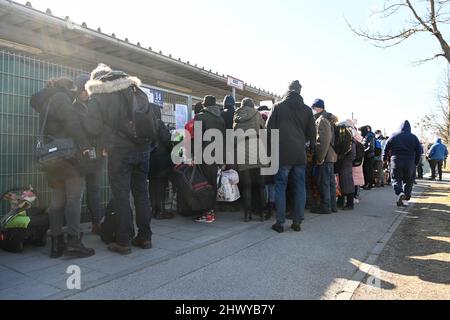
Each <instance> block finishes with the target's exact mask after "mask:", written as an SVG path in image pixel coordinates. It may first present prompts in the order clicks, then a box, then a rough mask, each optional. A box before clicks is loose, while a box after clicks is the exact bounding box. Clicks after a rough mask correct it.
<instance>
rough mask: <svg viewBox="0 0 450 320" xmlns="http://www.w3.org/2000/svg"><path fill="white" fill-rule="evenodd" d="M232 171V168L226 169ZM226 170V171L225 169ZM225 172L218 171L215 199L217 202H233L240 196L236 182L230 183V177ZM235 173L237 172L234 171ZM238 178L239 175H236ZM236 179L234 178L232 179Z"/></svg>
mask: <svg viewBox="0 0 450 320" xmlns="http://www.w3.org/2000/svg"><path fill="white" fill-rule="evenodd" d="M228 171H234V170H228ZM225 172H227V171H225ZM225 172H219V176H218V183H219V188H218V189H217V201H219V202H234V201H236V200H238V199H239V198H240V197H241V194H240V193H239V188H238V186H237V184H232V183H230V179H229V178H228V176H227V175H226V174H225ZM234 172H236V171H234ZM236 174H237V172H236ZM231 178H236V176H231ZM238 180H239V176H238ZM234 181H236V179H234Z"/></svg>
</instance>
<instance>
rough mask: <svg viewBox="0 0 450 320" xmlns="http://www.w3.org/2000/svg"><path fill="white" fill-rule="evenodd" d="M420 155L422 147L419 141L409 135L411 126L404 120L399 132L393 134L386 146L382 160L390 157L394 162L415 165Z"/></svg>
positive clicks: (412, 135)
mask: <svg viewBox="0 0 450 320" xmlns="http://www.w3.org/2000/svg"><path fill="white" fill-rule="evenodd" d="M421 155H422V146H421V145H420V141H419V139H418V138H417V137H416V136H415V135H414V134H412V133H411V125H410V124H409V121H408V120H406V121H405V122H403V123H402V125H401V126H400V131H399V132H396V133H394V134H393V135H392V136H391V138H390V139H389V140H388V142H387V144H386V148H385V150H384V159H385V160H387V159H388V157H389V156H391V160H392V161H394V162H398V161H401V162H403V161H404V162H409V161H414V163H415V164H416V165H417V164H418V163H419V161H420V157H421Z"/></svg>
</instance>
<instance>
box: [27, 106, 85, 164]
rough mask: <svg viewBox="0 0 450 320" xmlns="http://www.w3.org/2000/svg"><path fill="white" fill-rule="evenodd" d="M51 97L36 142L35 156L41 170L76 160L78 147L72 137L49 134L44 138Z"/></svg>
mask: <svg viewBox="0 0 450 320" xmlns="http://www.w3.org/2000/svg"><path fill="white" fill-rule="evenodd" d="M50 103H51V99H50V101H49V102H48V104H47V109H46V111H45V115H44V120H43V122H42V125H41V126H40V127H41V130H40V132H39V137H38V142H37V144H36V151H35V157H36V162H37V166H38V168H39V169H40V170H41V171H48V170H51V169H55V168H58V167H60V166H61V165H63V164H64V162H66V161H71V160H75V158H76V154H77V147H76V145H75V142H74V140H73V139H71V138H54V137H52V136H47V141H46V140H45V138H44V130H45V126H46V124H47V118H48V113H49V111H50Z"/></svg>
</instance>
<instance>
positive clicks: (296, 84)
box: [289, 80, 302, 94]
mask: <svg viewBox="0 0 450 320" xmlns="http://www.w3.org/2000/svg"><path fill="white" fill-rule="evenodd" d="M301 90H302V85H301V84H300V81H298V80H294V81H292V82H291V83H290V84H289V91H295V92H297V93H298V94H300V91H301Z"/></svg>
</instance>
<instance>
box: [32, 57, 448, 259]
mask: <svg viewBox="0 0 450 320" xmlns="http://www.w3.org/2000/svg"><path fill="white" fill-rule="evenodd" d="M140 85H141V82H140V80H139V79H138V78H135V77H132V76H129V75H128V74H126V73H124V72H122V71H116V70H112V69H111V68H110V67H108V66H106V65H103V64H100V65H99V66H98V67H97V68H96V69H95V70H93V71H92V73H91V74H89V75H80V76H79V77H77V79H75V80H74V81H72V80H70V79H65V78H62V79H55V80H51V81H49V82H48V83H47V86H46V88H44V89H43V90H41V91H40V92H38V93H36V94H35V95H34V96H33V97H32V98H31V106H32V107H33V109H34V110H36V111H37V112H39V114H40V125H41V128H42V131H43V134H44V136H45V137H46V143H49V144H51V143H54V144H56V143H61V139H66V140H71V141H73V144H74V145H75V147H76V149H77V150H78V151H77V152H76V154H77V155H76V156H75V157H73V158H72V159H66V160H65V161H61V162H60V163H57V164H53V165H52V166H48V167H46V168H45V169H44V171H45V173H46V174H47V178H48V182H49V186H50V188H51V190H52V202H51V205H50V208H49V210H48V212H49V216H50V230H51V239H52V247H51V253H50V256H51V257H52V258H58V257H61V256H63V255H64V256H70V257H77V258H83V257H89V256H92V255H93V254H95V250H94V249H92V248H86V247H85V246H84V245H83V243H82V238H81V236H80V235H81V233H80V217H81V203H82V196H83V190H84V185H86V195H87V204H88V209H89V211H90V213H91V218H92V232H93V233H99V234H100V233H101V232H102V230H101V220H102V216H103V215H104V212H103V210H102V208H101V205H100V174H101V172H102V171H103V168H104V166H105V165H106V163H107V170H108V178H109V185H110V188H111V192H112V205H113V207H114V211H115V213H116V228H115V241H114V242H112V243H109V244H108V248H109V250H111V251H113V252H116V253H119V254H124V255H125V254H130V253H131V252H132V247H138V248H141V249H150V248H152V241H151V240H152V230H151V219H152V218H156V219H171V218H173V214H172V213H169V212H166V210H165V195H166V189H167V185H168V181H169V179H170V175H171V172H172V170H173V167H174V163H173V162H172V158H171V152H172V144H171V133H170V131H169V129H168V128H167V126H166V125H165V124H164V123H163V121H162V120H161V110H160V108H159V106H156V105H153V104H151V103H149V102H148V98H147V97H146V95H145V93H143V92H142V91H141V90H140V89H139V87H140ZM301 90H302V86H301V84H300V82H299V81H297V80H296V81H293V82H291V83H290V84H289V87H288V90H287V93H286V94H285V95H284V97H283V99H282V100H281V101H280V102H278V103H277V104H275V105H274V106H273V108H272V109H271V110H270V109H269V108H267V107H259V108H258V107H257V106H255V103H254V101H253V100H252V99H250V98H245V99H243V100H242V101H241V102H240V103H236V102H235V99H234V98H233V97H232V96H226V97H225V99H224V101H223V108H221V107H220V106H219V105H218V104H217V101H216V98H215V97H214V96H205V97H204V99H203V102H202V103H199V104H197V105H196V106H195V108H194V111H195V116H194V119H193V122H192V123H188V125H187V130H189V131H190V132H191V133H193V130H194V129H193V128H194V125H193V123H195V122H198V123H201V124H202V130H203V132H202V134H204V133H205V132H206V131H208V130H210V129H215V130H218V131H219V132H220V133H222V135H223V136H224V137H225V136H226V130H236V131H237V130H242V131H244V132H246V131H248V130H254V132H256V136H254V137H250V138H249V137H248V136H245V135H244V136H239V138H237V139H236V140H234V141H232V145H233V146H234V148H236V150H245V152H244V154H239V152H238V154H237V155H236V156H237V157H240V159H241V160H242V159H243V161H241V162H236V161H233V163H219V162H217V163H196V164H195V165H198V168H199V172H201V173H202V174H203V176H204V178H205V183H202V184H201V186H197V187H198V188H200V187H201V188H204V187H205V185H206V184H207V185H208V187H209V188H211V189H212V190H213V192H212V193H208V196H210V197H214V198H213V199H203V200H204V201H205V203H206V202H207V203H211V205H210V206H209V207H208V208H206V209H205V210H202V212H199V216H198V218H197V219H196V221H197V222H200V223H213V222H214V221H215V219H216V216H215V211H216V207H215V205H214V203H215V200H216V197H217V189H218V172H219V169H234V170H236V171H237V173H238V175H239V180H240V182H239V185H240V189H241V195H242V200H241V203H242V207H243V211H244V220H245V221H250V220H251V219H252V215H253V213H255V214H256V215H258V216H260V217H261V218H262V220H266V219H270V218H271V215H272V211H276V222H275V224H274V225H273V226H272V229H273V230H274V231H276V232H278V233H282V232H284V225H285V223H286V219H287V218H291V219H292V225H291V229H293V230H294V231H296V232H299V231H301V224H302V221H303V220H304V213H305V210H306V209H307V208H308V209H310V210H311V212H312V213H316V214H331V213H335V212H338V210H354V208H355V204H357V203H359V201H360V192H361V191H360V189H361V188H362V189H364V190H370V189H372V188H373V187H383V186H384V185H385V184H387V183H388V180H389V178H390V179H392V183H393V185H394V189H395V193H396V195H397V196H398V201H397V205H398V206H404V205H405V204H404V201H407V200H409V199H410V197H411V191H412V186H413V182H414V179H415V177H416V176H415V174H416V173H415V171H416V167H417V166H418V165H419V164H420V159H421V156H422V147H421V145H420V143H419V141H418V139H417V138H416V137H415V136H414V135H413V134H412V133H411V127H410V125H409V122H408V121H405V123H404V124H403V126H402V128H401V130H400V131H399V132H398V133H396V134H394V135H393V136H392V137H391V138H390V139H387V138H385V137H383V136H382V134H381V131H376V132H375V133H373V132H372V128H371V127H370V126H363V127H360V128H357V126H356V123H355V122H354V121H353V120H345V121H342V122H339V120H338V118H337V117H336V116H334V115H333V114H332V113H330V112H329V111H328V106H326V104H325V101H324V100H323V99H317V100H315V101H314V103H313V104H312V106H311V107H309V106H307V105H306V104H305V102H304V100H303V97H302V96H301ZM146 106H148V107H146ZM146 108H147V109H146ZM188 127H189V128H188ZM262 130H267V133H268V134H269V136H271V135H272V134H274V133H275V130H276V133H277V134H278V136H279V140H278V143H277V147H278V150H279V152H278V155H277V156H278V161H279V168H278V170H277V172H276V174H274V175H273V176H264V175H262V174H261V169H262V168H264V166H265V165H267V164H264V163H263V161H262V159H260V155H261V153H260V152H255V150H254V149H252V148H250V147H249V145H250V144H252V142H255V141H252V140H251V139H256V140H258V139H259V136H260V134H262V132H263V131H262ZM191 136H192V137H194V135H193V134H191ZM55 139H60V140H59V141H56V140H55ZM193 142H194V141H193ZM194 143H195V142H194ZM212 143H213V142H212V141H209V142H207V141H201V149H202V150H206V149H208V148H211V146H212ZM226 145H228V143H227V144H226ZM259 146H260V147H261V144H260V145H259ZM442 146H443V145H442V144H441V142H440V141H438V142H437V143H436V144H435V145H433V147H432V148H431V149H430V152H429V153H428V157H429V159H430V162H431V161H432V162H433V164H435V166H437V167H438V170H440V171H439V178H442V173H441V172H442V171H441V168H442V162H443V161H444V160H445V158H446V157H447V155H448V152H447V150H446V149H445V150H444V148H442ZM444 147H445V146H444ZM272 149H273V146H271V145H269V146H267V150H264V152H266V151H267V152H268V153H271V152H272ZM259 151H260V150H259ZM227 152H229V150H224V153H227ZM234 159H235V160H236V158H234ZM255 159H256V161H254V160H255ZM388 164H390V167H391V171H392V173H391V176H389V175H385V172H386V168H387V167H388ZM433 167H434V166H432V168H433ZM434 172H435V171H434V170H433V177H436V175H435V173H434ZM130 194H131V197H132V198H133V199H132V200H133V203H134V207H135V217H134V215H133V211H132V208H131V204H130ZM208 200H212V201H208ZM134 219H135V220H134ZM64 220H65V221H66V225H67V231H66V233H67V238H66V237H64V234H63V228H62V227H63V221H64ZM135 225H136V226H137V230H135V228H134V226H135Z"/></svg>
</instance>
